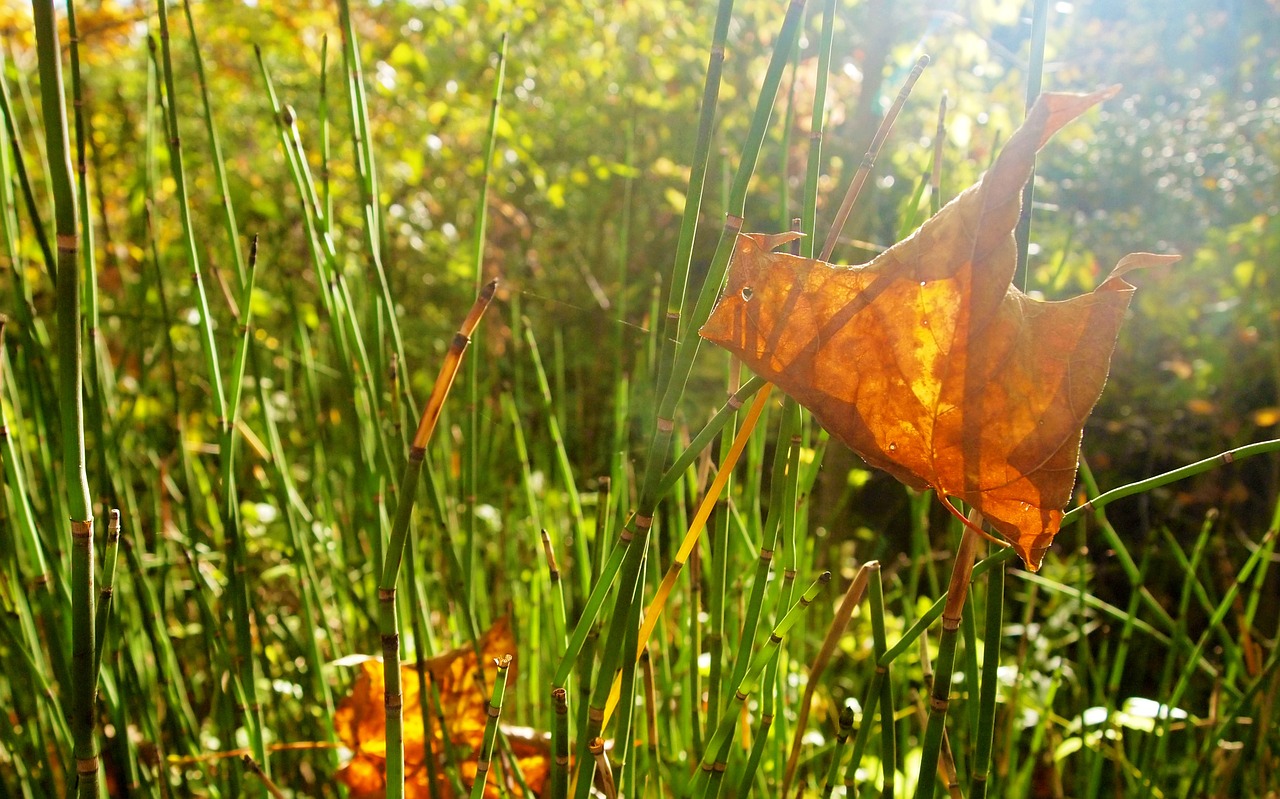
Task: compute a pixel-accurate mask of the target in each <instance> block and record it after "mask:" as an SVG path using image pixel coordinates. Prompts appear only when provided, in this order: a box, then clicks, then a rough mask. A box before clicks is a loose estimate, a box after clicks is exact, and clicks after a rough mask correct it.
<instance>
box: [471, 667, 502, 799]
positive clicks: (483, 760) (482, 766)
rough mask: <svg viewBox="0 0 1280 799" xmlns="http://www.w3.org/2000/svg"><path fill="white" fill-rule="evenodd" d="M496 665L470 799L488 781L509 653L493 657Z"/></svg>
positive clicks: (475, 797) (481, 793) (478, 794)
mask: <svg viewBox="0 0 1280 799" xmlns="http://www.w3.org/2000/svg"><path fill="white" fill-rule="evenodd" d="M493 664H494V665H495V666H497V667H498V673H497V676H495V677H494V680H493V693H492V694H491V695H490V698H489V707H488V718H487V720H486V721H485V723H484V742H483V743H482V744H481V745H480V755H479V757H477V758H476V777H475V780H474V781H473V782H472V783H471V799H481V797H483V796H484V787H485V783H487V782H488V781H489V765H490V763H491V762H492V760H493V743H494V741H495V740H496V738H497V736H498V719H499V717H501V716H502V700H503V697H504V696H505V695H506V692H507V669H509V668H510V667H511V655H502V656H500V657H496V658H494V659H493Z"/></svg>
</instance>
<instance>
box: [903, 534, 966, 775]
mask: <svg viewBox="0 0 1280 799" xmlns="http://www.w3.org/2000/svg"><path fill="white" fill-rule="evenodd" d="M969 522H970V524H971V525H972V526H969V525H966V526H965V528H964V533H963V534H962V536H961V538H960V546H959V548H957V549H956V561H955V565H954V566H953V567H952V570H951V583H950V585H948V586H947V604H946V607H944V608H943V611H942V638H941V641H940V642H939V644H938V660H937V664H936V665H937V669H936V674H935V676H934V680H933V690H932V691H931V692H930V696H929V725H928V727H927V728H926V729H925V736H924V743H923V744H922V751H921V756H920V776H919V778H918V780H917V782H916V799H932V797H933V788H934V785H935V781H936V780H937V776H938V765H939V762H940V761H939V758H940V757H941V750H942V737H943V732H944V726H943V725H944V724H945V723H946V719H947V706H948V705H949V704H950V702H951V673H952V669H953V667H954V666H955V657H956V643H957V640H958V639H959V637H960V635H959V632H960V621H961V616H962V615H963V613H964V607H965V599H966V598H967V597H968V593H969V579H970V575H971V574H972V572H973V563H974V560H975V558H976V557H977V554H978V541H979V536H978V534H977V533H975V532H974V531H973V528H974V527H977V526H980V525H981V524H982V516H981V515H980V514H979V513H978V512H977V511H970V512H969Z"/></svg>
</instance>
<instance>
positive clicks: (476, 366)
mask: <svg viewBox="0 0 1280 799" xmlns="http://www.w3.org/2000/svg"><path fill="white" fill-rule="evenodd" d="M506 74H507V34H505V33H504V34H502V43H501V45H500V46H499V47H498V69H497V76H496V78H495V79H494V87H493V99H492V100H491V101H490V103H489V124H488V127H487V129H486V131H485V149H484V162H483V166H482V168H481V170H480V191H479V196H478V197H477V198H476V210H475V213H474V214H473V215H472V218H473V220H474V221H473V223H472V231H471V262H472V266H473V273H474V275H475V287H476V290H477V291H479V290H480V287H481V285H483V284H484V244H485V239H486V237H487V230H488V224H489V184H490V183H491V182H492V175H493V153H494V149H495V148H496V147H497V143H498V119H499V116H500V114H499V112H500V110H501V108H502V85H503V82H504V81H505V78H506ZM379 271H380V272H381V268H379ZM384 285H385V280H384ZM384 294H385V295H386V300H387V302H388V303H389V302H390V301H391V294H390V292H389V291H385V290H384ZM390 307H392V308H394V306H390ZM391 316H392V318H394V317H395V314H394V313H393V314H391ZM466 388H467V405H466V418H467V421H466V424H467V440H466V449H465V451H464V461H463V471H462V496H463V500H464V502H465V503H466V526H465V537H464V540H463V546H462V573H463V575H464V577H465V580H466V582H465V585H466V587H467V600H468V604H469V605H471V606H472V607H471V613H472V615H473V616H474V615H475V607H474V605H475V596H474V593H473V591H472V589H471V586H472V585H474V584H475V582H476V579H475V568H476V567H475V561H476V551H477V549H478V548H479V546H480V543H479V534H478V532H477V525H478V523H479V517H478V516H477V515H476V505H477V501H476V496H477V493H478V490H479V489H478V484H479V480H480V477H479V469H480V417H481V416H482V415H483V410H482V408H481V406H480V361H479V360H478V359H475V358H472V359H471V362H470V363H469V364H467V380H466ZM576 498H577V497H576V492H574V499H575V500H576ZM579 510H581V509H579ZM580 515H581V514H579V516H580ZM579 533H581V531H579Z"/></svg>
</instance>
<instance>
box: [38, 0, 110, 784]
mask: <svg viewBox="0 0 1280 799" xmlns="http://www.w3.org/2000/svg"><path fill="white" fill-rule="evenodd" d="M32 11H33V17H34V21H35V29H36V50H37V55H38V58H39V68H40V101H41V107H42V110H43V113H44V131H45V147H46V151H47V155H48V162H49V163H48V168H49V179H50V181H51V183H52V185H53V204H54V223H55V231H56V233H57V247H58V258H57V269H56V274H57V279H56V283H57V301H56V302H57V315H58V378H59V379H58V383H59V402H58V405H59V410H60V412H61V427H62V469H63V471H62V479H63V482H64V485H65V491H66V500H67V508H68V511H69V513H70V515H71V663H72V665H71V671H72V674H71V690H70V693H71V734H72V738H73V740H74V746H73V749H74V754H75V761H76V777H77V780H76V795H77V796H79V797H83V798H84V799H96V798H97V795H98V789H99V786H98V782H99V778H100V773H101V772H100V769H99V765H98V741H97V736H96V735H95V727H96V721H95V719H96V717H97V714H96V712H95V705H96V697H97V685H98V680H97V671H96V662H95V653H97V651H98V650H97V642H96V625H95V618H94V616H95V611H94V603H95V600H96V597H95V596H94V592H93V580H94V563H93V560H94V558H93V556H94V547H93V509H92V499H91V498H90V493H89V476H88V473H87V471H86V469H85V446H84V384H83V380H84V378H83V372H82V368H83V366H82V362H83V348H82V341H81V338H80V324H81V319H80V315H81V309H80V258H79V247H80V239H79V232H78V230H77V220H78V219H79V216H80V214H79V211H78V208H77V200H76V195H75V189H74V181H73V179H72V176H71V143H70V139H69V138H68V132H67V110H66V106H65V104H64V102H63V96H64V95H63V83H62V57H61V52H60V48H59V46H58V32H57V23H56V20H55V19H54V8H53V2H52V0H36V2H33V3H32Z"/></svg>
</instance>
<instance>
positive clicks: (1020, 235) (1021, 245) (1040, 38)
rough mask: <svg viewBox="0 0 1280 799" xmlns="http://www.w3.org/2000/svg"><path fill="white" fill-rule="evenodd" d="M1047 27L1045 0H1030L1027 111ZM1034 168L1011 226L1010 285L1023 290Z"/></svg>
mask: <svg viewBox="0 0 1280 799" xmlns="http://www.w3.org/2000/svg"><path fill="white" fill-rule="evenodd" d="M1048 30H1049V0H1033V2H1032V7H1031V52H1030V55H1029V57H1028V58H1027V93H1026V98H1027V102H1026V109H1027V110H1028V111H1030V110H1031V106H1032V105H1034V104H1035V101H1036V98H1037V97H1039V96H1040V86H1041V85H1042V83H1043V81H1044V46H1045V39H1046V38H1047V34H1048ZM1035 185H1036V169H1035V157H1034V156H1033V157H1032V161H1031V175H1030V177H1028V178H1027V182H1026V184H1025V185H1024V186H1023V187H1022V213H1021V214H1020V215H1019V216H1018V224H1017V226H1015V227H1014V229H1013V238H1014V242H1015V246H1016V248H1017V253H1018V258H1017V265H1016V266H1015V268H1014V272H1013V285H1015V286H1017V287H1018V288H1020V289H1022V290H1023V291H1026V290H1027V255H1028V254H1029V252H1030V248H1031V211H1032V207H1031V206H1032V204H1033V202H1034V200H1035V194H1036V192H1035Z"/></svg>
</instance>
